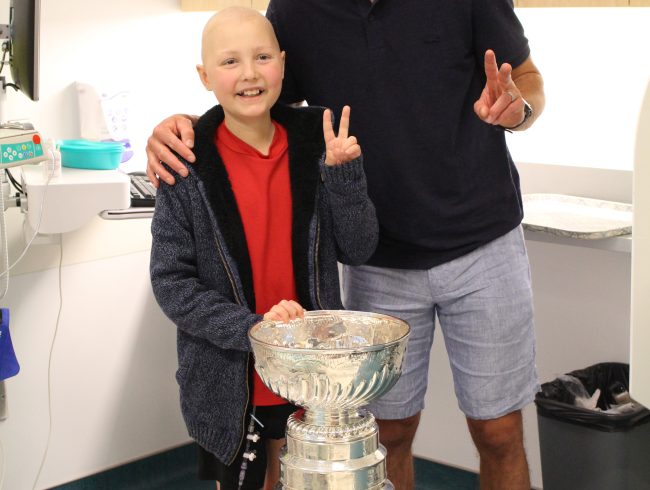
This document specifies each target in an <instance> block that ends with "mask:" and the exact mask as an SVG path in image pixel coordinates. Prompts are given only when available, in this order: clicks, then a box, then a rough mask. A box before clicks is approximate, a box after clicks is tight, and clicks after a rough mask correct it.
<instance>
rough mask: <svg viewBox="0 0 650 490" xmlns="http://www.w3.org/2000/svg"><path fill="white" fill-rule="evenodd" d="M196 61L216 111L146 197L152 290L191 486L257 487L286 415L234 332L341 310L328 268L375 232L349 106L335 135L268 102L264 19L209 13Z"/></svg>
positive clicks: (268, 483) (268, 470)
mask: <svg viewBox="0 0 650 490" xmlns="http://www.w3.org/2000/svg"><path fill="white" fill-rule="evenodd" d="M201 56H202V64H200V65H198V66H197V71H198V74H199V76H200V78H201V82H202V83H203V85H204V86H205V88H206V89H207V90H210V91H211V92H213V93H214V95H215V96H216V98H217V101H218V105H216V106H215V107H213V108H211V109H210V110H209V111H207V112H206V113H205V114H204V115H203V116H201V117H200V118H198V119H197V120H196V121H195V124H194V134H195V144H194V153H195V155H196V163H195V164H194V165H192V166H191V168H188V169H187V173H186V174H185V175H183V176H182V177H181V176H180V175H178V174H174V175H175V180H176V185H174V186H170V185H167V184H163V185H161V187H160V189H159V190H158V194H157V199H156V210H155V214H154V217H153V220H152V227H151V231H152V236H153V241H152V251H151V265H150V269H151V281H152V286H153V290H154V294H155V296H156V300H157V301H158V303H159V305H160V306H161V308H162V310H163V311H164V312H165V314H166V315H167V316H168V317H169V318H170V319H171V320H172V321H173V322H174V323H175V324H176V326H177V329H178V335H177V344H178V345H177V347H178V349H177V350H178V371H177V373H176V378H177V381H178V384H179V392H180V403H181V410H182V413H183V417H184V420H185V423H186V425H187V428H188V432H189V434H190V436H191V437H192V438H193V439H194V440H196V442H197V443H198V445H199V477H200V478H201V479H209V480H216V481H217V488H221V489H222V490H230V489H232V490H235V489H239V488H241V489H251V490H258V489H260V488H265V489H269V490H270V489H272V488H274V486H275V485H276V483H277V482H278V480H279V476H280V465H279V452H280V448H281V447H282V445H283V444H284V434H285V426H286V421H287V418H288V416H289V414H291V413H292V412H293V411H294V410H295V407H293V406H291V405H290V404H288V402H287V401H286V400H283V399H282V398H279V397H278V396H276V395H275V394H273V393H272V392H271V391H269V390H268V389H267V388H266V387H265V386H264V384H263V383H262V382H261V380H260V378H259V376H258V375H257V373H256V372H255V370H254V360H253V357H252V353H251V347H250V343H249V340H248V336H247V332H248V330H249V329H250V328H251V327H252V326H253V325H254V324H255V323H257V322H259V321H260V320H262V319H266V320H277V321H282V322H287V321H289V320H292V319H296V318H299V317H302V316H303V314H304V310H305V309H310V310H316V309H327V310H334V309H342V308H343V306H342V304H341V299H340V296H339V291H340V289H339V282H338V267H337V262H338V261H340V262H342V263H347V264H361V263H363V262H365V261H366V260H367V259H368V258H369V257H370V255H371V254H372V253H373V251H374V249H375V247H376V243H377V233H378V226H377V220H376V216H375V209H374V206H373V205H372V203H371V201H370V199H369V198H368V194H367V190H366V178H365V174H364V172H363V165H362V161H361V149H360V147H359V145H358V144H357V141H356V138H354V137H353V136H349V135H348V127H349V118H350V108H349V107H345V108H344V109H343V112H342V114H341V118H340V123H339V127H338V133H336V132H335V131H334V129H333V127H332V115H331V113H330V111H329V110H324V109H323V108H317V107H302V108H292V107H288V106H284V105H282V104H278V103H277V100H278V98H279V96H280V92H281V89H282V79H283V76H284V52H282V51H281V50H280V47H279V45H278V41H277V39H276V37H275V34H274V32H273V28H272V27H271V24H270V23H269V22H268V20H266V18H265V17H264V16H262V15H261V14H260V13H259V12H257V11H255V10H252V9H248V8H243V7H231V8H227V9H225V10H223V11H220V12H219V13H217V14H216V15H214V16H213V17H212V18H210V20H209V21H208V22H207V24H206V26H205V28H204V30H203V37H202V50H201ZM170 171H171V169H170ZM172 173H173V171H172ZM184 173H185V172H184ZM255 434H259V436H260V437H261V439H260V440H256V439H257V437H256V436H255Z"/></svg>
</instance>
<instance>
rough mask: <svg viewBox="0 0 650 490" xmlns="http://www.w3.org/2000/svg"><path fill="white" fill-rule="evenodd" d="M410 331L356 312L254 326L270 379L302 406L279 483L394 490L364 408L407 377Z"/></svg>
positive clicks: (259, 357)
mask: <svg viewBox="0 0 650 490" xmlns="http://www.w3.org/2000/svg"><path fill="white" fill-rule="evenodd" d="M409 331H410V329H409V326H408V324H407V323H406V322H404V321H402V320H399V319H397V318H394V317H390V316H387V315H380V314H373V313H363V312H356V311H311V312H307V313H305V317H304V319H298V320H292V321H290V322H288V323H281V322H275V321H268V320H267V321H262V322H260V323H258V324H256V325H254V326H253V327H252V328H251V330H250V332H249V337H250V340H251V344H252V347H253V352H254V354H255V368H256V369H257V372H258V373H259V375H260V377H261V378H262V381H264V384H266V386H268V387H269V389H271V390H272V391H273V392H274V393H276V394H277V395H279V396H281V397H282V398H285V399H286V400H289V401H290V402H292V403H293V404H295V405H298V406H300V407H302V409H300V410H298V411H297V412H296V413H294V414H293V415H291V416H290V417H289V421H288V422H287V445H286V446H285V447H284V448H283V450H282V454H281V457H280V468H281V469H280V484H279V485H278V488H280V489H283V490H324V489H328V490H380V489H385V490H393V485H392V484H391V482H390V481H389V480H388V479H387V478H386V461H385V459H386V450H385V448H384V447H383V446H381V445H380V444H379V437H378V431H377V424H376V422H375V418H374V417H373V416H372V414H370V413H369V412H368V411H366V410H363V409H362V408H360V407H361V406H362V405H365V404H366V403H368V402H370V401H371V400H373V399H375V398H377V397H379V396H381V395H382V394H384V393H385V392H387V391H388V390H389V389H390V388H391V387H392V386H393V385H394V384H395V382H396V381H397V379H398V378H399V376H400V373H401V369H402V359H403V357H404V351H405V349H406V339H407V337H408V335H409Z"/></svg>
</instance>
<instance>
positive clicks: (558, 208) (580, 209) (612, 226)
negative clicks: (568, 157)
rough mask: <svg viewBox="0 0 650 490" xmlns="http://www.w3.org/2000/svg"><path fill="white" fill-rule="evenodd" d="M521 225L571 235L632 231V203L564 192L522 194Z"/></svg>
mask: <svg viewBox="0 0 650 490" xmlns="http://www.w3.org/2000/svg"><path fill="white" fill-rule="evenodd" d="M523 202H524V219H523V225H524V228H525V229H527V230H532V231H542V232H545V233H551V234H553V235H559V236H568V237H572V238H583V239H598V238H608V237H613V236H619V235H628V234H630V233H632V205H631V204H625V203H620V202H612V201H601V200H600V199H589V198H586V197H575V196H567V195H564V194H524V195H523Z"/></svg>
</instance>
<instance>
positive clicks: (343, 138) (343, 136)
mask: <svg viewBox="0 0 650 490" xmlns="http://www.w3.org/2000/svg"><path fill="white" fill-rule="evenodd" d="M349 127H350V106H347V105H346V106H345V107H343V112H342V113H341V122H340V124H339V134H338V136H337V135H335V134H334V129H333V128H332V115H331V111H330V110H329V109H326V110H325V112H323V136H324V137H325V164H326V165H340V164H342V163H346V162H349V161H350V160H354V159H355V158H358V157H359V156H360V155H361V147H360V146H359V145H358V143H357V139H356V138H355V137H354V136H348V128H349Z"/></svg>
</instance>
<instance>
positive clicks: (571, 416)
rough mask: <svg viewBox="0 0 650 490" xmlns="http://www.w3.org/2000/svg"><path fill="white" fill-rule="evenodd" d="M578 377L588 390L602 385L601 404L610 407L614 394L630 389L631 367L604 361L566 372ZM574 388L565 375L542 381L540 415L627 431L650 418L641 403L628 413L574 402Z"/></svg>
mask: <svg viewBox="0 0 650 490" xmlns="http://www.w3.org/2000/svg"><path fill="white" fill-rule="evenodd" d="M567 374H568V375H569V376H574V377H575V378H577V379H579V380H580V381H581V382H582V384H583V385H584V388H585V389H586V391H587V393H588V394H590V395H591V394H593V393H594V392H595V391H596V389H600V392H601V396H600V398H599V400H598V405H597V406H598V408H599V409H601V410H608V409H610V408H611V407H612V406H614V405H615V404H616V400H615V396H616V395H617V394H618V393H620V391H621V390H622V389H624V390H627V389H629V385H630V383H629V379H630V367H629V365H628V364H623V363H618V362H604V363H600V364H594V365H593V366H590V367H587V368H584V369H578V370H576V371H571V372H570V373H567ZM575 398H576V396H575V392H574V390H573V389H572V387H571V386H570V385H568V384H567V383H566V382H565V381H564V380H563V379H561V378H558V379H556V380H554V381H551V382H549V383H544V384H542V387H541V391H540V392H539V393H537V395H536V397H535V405H536V406H537V413H538V415H542V416H544V417H550V418H554V419H558V420H561V421H563V422H569V423H573V424H577V425H583V426H588V427H591V428H594V429H598V430H602V431H607V432H613V431H627V430H629V429H631V428H632V427H635V426H638V425H640V424H643V423H646V422H650V410H648V409H647V408H645V407H643V406H642V405H638V404H637V406H636V407H635V408H634V410H631V411H629V412H626V413H603V412H601V411H598V410H590V409H587V408H581V407H579V406H576V405H575Z"/></svg>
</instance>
